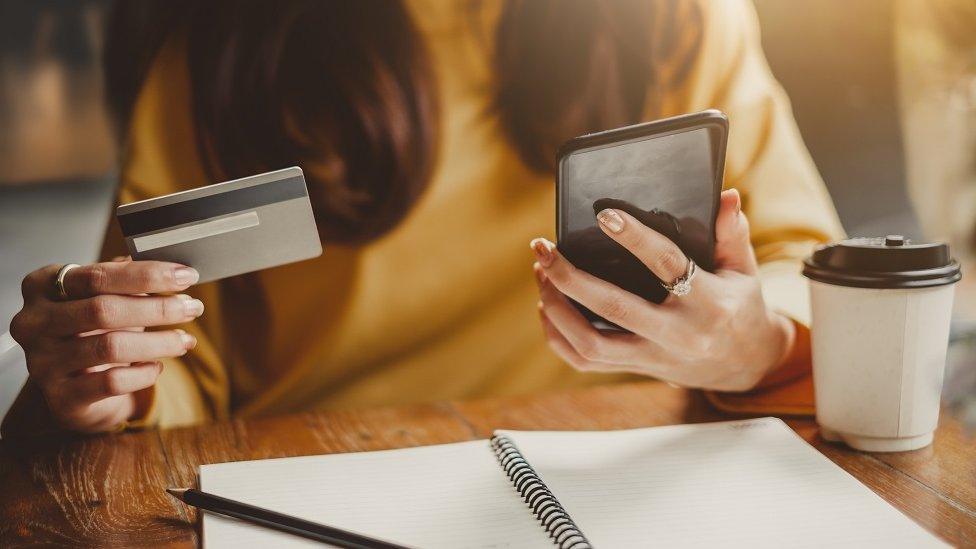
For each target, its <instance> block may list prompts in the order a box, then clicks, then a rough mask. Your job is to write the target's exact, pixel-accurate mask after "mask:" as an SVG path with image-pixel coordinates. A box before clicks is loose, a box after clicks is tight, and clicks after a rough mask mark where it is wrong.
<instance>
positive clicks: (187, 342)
mask: <svg viewBox="0 0 976 549" xmlns="http://www.w3.org/2000/svg"><path fill="white" fill-rule="evenodd" d="M176 331H177V332H179V334H180V339H181V340H183V348H185V349H187V350H190V349H192V348H194V347H196V346H197V338H195V337H193V336H192V335H190V334H188V333H186V332H185V331H183V330H179V329H177V330H176Z"/></svg>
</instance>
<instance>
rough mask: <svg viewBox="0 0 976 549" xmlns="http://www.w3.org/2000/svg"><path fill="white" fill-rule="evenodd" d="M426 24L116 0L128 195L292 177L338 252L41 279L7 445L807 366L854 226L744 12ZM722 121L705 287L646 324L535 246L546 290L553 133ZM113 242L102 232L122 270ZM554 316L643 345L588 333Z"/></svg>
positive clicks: (634, 241) (625, 228)
mask: <svg viewBox="0 0 976 549" xmlns="http://www.w3.org/2000/svg"><path fill="white" fill-rule="evenodd" d="M427 4H428V3H427V2H425V1H424V0H410V1H407V2H404V3H402V4H401V3H399V2H395V1H390V0H384V1H381V0H371V1H368V2H357V3H341V2H339V3H331V2H329V3H324V2H312V1H300V0H292V1H288V2H274V3H272V2H268V3H264V4H247V5H246V6H245V5H239V4H237V3H235V2H222V1H215V0H213V1H210V2H205V3H195V2H185V3H176V4H174V3H172V2H151V3H138V4H135V5H134V6H128V5H127V4H123V5H122V7H121V8H120V11H118V12H117V13H116V14H115V15H116V18H115V21H114V24H113V25H112V28H111V30H110V35H109V41H108V44H107V48H108V52H109V55H108V59H107V61H108V62H107V71H108V84H109V90H110V100H111V102H112V105H113V107H114V108H115V110H116V112H117V114H118V118H119V121H120V128H121V129H122V130H124V135H125V140H124V145H125V146H124V148H123V150H124V155H123V165H122V171H121V173H122V188H121V191H120V197H119V200H120V201H122V202H128V201H132V200H139V199H144V198H148V197H151V196H156V195H160V194H164V193H170V192H174V191H178V190H182V189H188V188H192V187H196V186H199V185H202V184H206V183H210V182H213V181H219V180H223V179H229V178H233V177H240V176H244V175H249V174H253V173H257V172H261V171H266V170H269V169H273V168H279V167H283V166H288V165H295V164H297V165H300V166H302V168H303V169H304V170H305V173H306V178H307V180H308V184H309V190H310V194H311V196H312V200H313V203H314V207H315V210H316V216H317V221H318V224H319V228H320V231H321V234H322V237H323V239H324V241H325V243H326V246H325V253H324V254H323V256H322V257H320V258H318V259H315V260H311V261H306V262H303V263H298V264H294V265H289V266H284V267H280V268H276V269H270V270H266V271H262V272H259V273H254V274H251V275H248V276H243V277H236V278H233V279H229V280H225V281H222V282H220V283H217V284H208V285H203V286H200V287H194V286H193V283H194V282H195V281H196V273H195V272H194V271H193V270H192V269H187V268H184V267H182V266H178V265H171V264H161V263H154V262H131V261H125V260H122V261H117V262H106V263H99V264H95V265H88V266H83V267H79V268H76V269H74V270H71V271H69V272H68V273H67V275H66V277H65V279H64V289H65V296H64V297H61V296H59V295H58V294H57V292H55V290H54V286H53V279H54V277H55V276H56V273H57V271H58V268H59V266H50V267H46V268H44V269H40V270H38V271H35V272H34V273H32V274H31V275H29V276H28V277H27V278H26V279H25V283H24V294H25V306H24V309H23V310H22V311H21V312H20V313H19V314H18V315H17V318H16V319H15V321H14V323H13V324H12V327H11V328H12V333H13V334H14V337H15V338H16V339H17V340H18V341H19V342H20V343H21V344H22V345H23V347H24V349H25V351H26V354H27V359H28V368H29V370H30V379H29V382H28V384H27V386H26V387H25V389H24V391H23V392H22V394H21V395H20V398H19V399H18V402H17V403H16V404H15V406H14V408H13V410H12V412H11V413H10V414H9V415H8V417H7V418H6V421H5V430H6V432H7V433H8V434H11V433H34V432H39V431H42V430H45V429H48V428H62V429H71V430H77V431H86V432H95V431H107V430H114V429H122V428H125V427H127V426H139V425H155V426H164V427H168V426H174V425H180V424H187V423H194V422H200V421H204V420H210V419H219V418H226V417H228V416H229V415H231V414H235V415H241V416H251V415H258V414H272V413H282V412H288V411H293V410H299V409H308V408H326V407H350V406H371V405H380V404H396V403H407V402H416V401H422V400H438V399H448V398H467V397H473V396H481V395H497V394H507V393H517V392H526V391H533V390H538V389H542V388H554V387H568V386H574V385H582V384H590V383H604V382H608V381H611V380H614V379H620V378H621V377H622V376H625V375H629V374H633V373H637V374H642V375H651V376H656V377H660V378H662V379H665V380H668V381H672V382H675V383H680V384H684V385H688V386H693V387H704V388H711V389H718V390H743V389H747V388H750V387H752V386H755V385H756V384H758V383H772V382H775V381H776V380H777V379H782V378H784V377H788V376H790V375H794V373H795V372H794V370H796V368H797V366H800V367H803V366H804V365H808V363H809V357H808V356H805V355H804V353H803V352H802V349H803V348H804V346H803V345H802V344H801V343H802V339H803V338H804V337H806V336H805V331H804V330H803V329H802V322H803V321H804V320H805V315H806V312H805V310H806V309H805V307H806V305H805V290H804V288H803V287H802V285H801V284H802V282H801V280H800V278H799V275H798V272H797V271H798V261H797V260H798V259H799V258H800V257H802V256H803V255H805V254H807V253H808V252H809V250H810V248H811V246H812V245H813V244H815V243H817V242H820V241H824V240H827V239H829V238H832V237H834V236H836V235H838V234H839V232H840V230H839V225H838V223H837V220H836V216H835V214H834V212H833V209H832V207H831V205H830V202H829V198H828V196H827V194H826V192H825V190H824V187H823V184H822V183H821V181H820V180H819V178H818V176H817V174H816V171H815V169H814V167H813V165H812V163H811V161H810V159H809V157H808V155H807V153H806V151H805V150H804V148H803V145H802V143H801V141H800V138H799V135H798V133H797V130H796V128H795V125H794V122H793V120H792V118H791V116H790V113H789V106H788V103H787V100H786V98H785V96H784V94H783V92H782V91H781V89H780V88H779V86H778V85H777V84H776V82H775V81H774V80H773V78H772V76H771V75H770V73H769V69H768V67H767V66H766V62H765V60H764V58H763V55H762V52H761V48H760V44H759V36H758V29H757V23H756V20H755V15H754V13H753V11H752V9H751V7H750V6H749V5H748V4H747V3H746V2H744V1H742V0H735V1H728V2H712V1H709V2H691V1H684V2H679V1H675V2H671V1H658V2H638V1H626V0H620V1H613V2H589V1H575V2H563V1H559V2H556V1H555V0H552V1H549V0H533V1H524V2H523V1H517V0H513V1H507V2H484V3H480V2H451V3H449V4H442V3H440V2H435V3H431V5H427ZM149 22H151V23H149ZM707 107H715V108H719V109H721V110H723V111H725V112H726V113H727V114H728V115H729V117H730V120H731V124H732V135H731V140H730V145H729V151H728V166H727V173H726V179H725V181H726V185H727V186H733V187H736V188H737V189H738V191H731V190H730V191H726V192H725V193H723V196H722V208H721V213H720V215H719V221H718V229H717V237H718V248H717V251H716V256H717V257H716V263H717V265H719V266H720V269H719V270H718V271H717V272H716V274H714V275H713V274H703V275H702V276H701V277H699V278H697V279H696V280H695V282H694V291H693V292H692V293H691V294H690V295H688V296H685V297H683V298H669V300H668V301H667V302H665V303H664V304H663V305H661V306H657V305H652V304H649V303H646V302H641V301H640V300H637V299H636V298H634V297H633V296H631V295H629V294H626V293H625V292H622V291H621V290H619V289H617V288H614V287H612V286H610V285H608V284H605V283H602V282H600V281H597V280H595V279H592V277H588V276H587V275H585V273H581V272H579V271H576V270H574V269H573V268H572V266H571V265H569V264H568V263H567V262H566V261H565V260H564V259H562V258H561V257H560V256H559V255H558V253H555V252H554V251H553V250H552V246H551V244H550V243H549V242H548V241H546V240H534V241H533V246H532V247H533V250H534V251H535V254H536V260H537V263H538V266H537V267H536V270H537V271H538V276H536V277H534V276H533V273H532V269H531V268H530V265H531V259H530V255H529V253H528V252H527V250H526V248H525V243H527V242H528V241H529V240H530V239H532V238H533V237H536V236H540V235H547V234H551V232H552V227H553V225H554V220H553V218H552V210H553V208H552V204H553V200H554V198H553V193H554V189H553V185H552V179H553V177H552V168H553V158H554V151H555V148H556V147H557V146H558V144H559V143H561V142H562V141H563V140H565V139H567V138H569V137H572V136H575V135H579V134H583V133H586V132H589V131H593V130H598V129H605V128H610V127H615V126H621V125H625V124H630V123H635V122H638V121H641V120H648V119H654V118H660V117H664V116H668V115H673V114H677V113H682V112H690V111H696V110H701V109H704V108H707ZM740 193H741V194H740ZM740 210H741V211H740ZM743 212H745V213H748V215H749V218H750V220H751V225H752V233H751V244H750V240H749V234H750V233H749V225H748V222H747V221H746V218H745V213H743ZM600 218H601V220H602V223H603V227H604V228H605V232H606V233H607V234H608V235H610V236H611V237H612V238H615V239H617V240H618V241H620V242H621V243H622V244H624V245H625V246H626V247H627V248H628V249H630V250H631V251H632V252H634V253H635V254H636V255H637V257H639V258H640V259H642V260H643V261H644V262H645V263H646V264H647V265H648V268H649V270H650V271H653V272H654V273H655V274H657V275H658V276H660V277H661V278H662V279H664V280H672V279H674V278H675V277H677V276H678V275H680V274H681V273H682V272H683V269H684V267H685V266H686V263H685V259H684V257H683V256H682V255H680V254H678V253H677V252H676V251H675V248H674V247H673V244H670V242H669V241H666V240H665V239H663V237H661V235H658V234H656V233H654V232H653V231H650V230H649V229H647V228H645V227H642V226H639V224H636V222H635V221H634V220H633V219H631V218H628V217H626V215H622V216H621V215H620V214H615V213H614V212H605V213H602V214H601V216H600ZM120 241H121V239H120V237H119V234H118V233H117V230H116V229H115V226H114V224H112V227H111V228H110V230H109V234H108V236H107V238H106V244H105V253H104V257H106V258H108V257H113V256H119V255H122V254H123V253H124V252H123V251H122V250H123V248H122V246H121V245H120ZM753 250H755V254H754V253H753ZM756 258H758V265H757V262H756ZM534 278H535V279H536V281H537V282H538V285H539V288H540V290H538V291H539V292H541V293H539V294H537V293H536V292H537V289H536V286H535V284H536V283H535V282H534V281H533V279H534ZM760 287H761V288H762V292H760ZM168 292H177V295H157V294H161V293H162V294H165V293H168ZM140 294H150V295H140ZM764 294H765V298H764ZM540 296H541V310H542V324H543V330H539V327H538V325H536V323H537V322H538V319H537V318H536V316H537V311H536V303H537V302H538V301H539V299H540ZM565 296H569V297H572V298H575V299H577V300H579V301H580V302H582V303H584V304H586V305H588V306H590V307H591V308H593V309H594V310H597V311H598V312H601V313H603V314H604V315H605V316H607V317H609V318H610V319H612V320H615V321H616V322H618V323H620V324H621V325H624V326H626V327H629V328H631V329H632V330H633V331H634V332H635V333H634V334H633V335H627V336H619V335H618V336H607V335H603V334H600V333H598V332H595V331H593V330H592V329H591V328H589V326H588V325H585V323H583V322H582V320H581V318H580V317H579V316H578V314H576V313H575V311H574V310H572V309H570V308H569V306H568V303H567V301H566V297H565ZM204 307H205V308H206V314H203V309H204ZM187 321H190V322H189V323H187V324H182V323H185V322H187ZM178 324H179V325H181V326H180V328H179V329H176V328H173V326H174V325H178ZM133 327H135V328H133ZM146 327H148V328H151V330H150V331H143V328H146ZM79 334H80V335H79ZM547 343H548V346H550V347H551V348H552V349H553V350H555V354H553V353H552V352H551V351H550V350H549V349H548V348H547ZM565 362H568V363H570V364H571V365H573V366H575V367H576V369H577V370H584V371H586V372H587V373H579V372H577V371H574V370H573V369H571V368H568V367H566V365H565ZM608 373H614V374H615V375H607V374H608Z"/></svg>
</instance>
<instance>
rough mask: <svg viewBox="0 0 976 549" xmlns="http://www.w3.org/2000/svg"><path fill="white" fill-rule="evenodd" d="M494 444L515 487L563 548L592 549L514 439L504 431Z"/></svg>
mask: <svg viewBox="0 0 976 549" xmlns="http://www.w3.org/2000/svg"><path fill="white" fill-rule="evenodd" d="M491 448H492V450H493V451H494V452H495V456H496V457H497V458H498V462H499V463H500V464H501V466H502V469H504V470H505V474H506V475H508V478H509V479H511V481H512V484H513V485H514V486H515V490H516V491H517V492H518V493H519V495H521V496H522V499H523V500H524V501H525V503H526V504H527V505H528V506H529V508H530V509H532V513H533V514H534V515H535V516H536V518H537V519H539V522H540V523H541V524H542V526H543V528H545V529H546V532H548V533H549V537H550V538H552V540H553V541H554V542H555V543H556V546H558V547H560V549H592V548H593V546H592V545H590V541H589V540H588V539H586V536H584V535H583V532H582V531H580V529H579V527H578V526H576V523H575V522H574V521H573V518H572V517H570V516H569V513H568V512H566V510H565V509H563V506H562V504H560V503H559V500H557V499H556V496H554V495H553V494H552V492H550V491H549V488H548V487H547V486H546V484H545V483H544V482H542V479H541V478H539V475H538V474H536V472H535V469H533V468H532V466H531V465H529V462H527V461H526V460H525V458H523V457H522V454H521V452H519V449H518V447H516V446H515V443H514V442H512V440H511V439H509V438H508V437H505V436H502V435H495V436H493V437H491Z"/></svg>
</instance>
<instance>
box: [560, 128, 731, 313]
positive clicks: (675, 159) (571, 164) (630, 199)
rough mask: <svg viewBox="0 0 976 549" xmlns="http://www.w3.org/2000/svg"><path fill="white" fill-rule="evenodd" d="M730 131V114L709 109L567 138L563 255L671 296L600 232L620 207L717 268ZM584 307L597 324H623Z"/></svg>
mask: <svg viewBox="0 0 976 549" xmlns="http://www.w3.org/2000/svg"><path fill="white" fill-rule="evenodd" d="M728 129H729V123H728V118H727V117H726V116H725V114H723V113H722V112H720V111H717V110H707V111H703V112H698V113H693V114H687V115H682V116H676V117H674V118H667V119H664V120H658V121H655V122H648V123H645V124H637V125H634V126H627V127H624V128H617V129H613V130H608V131H604V132H599V133H593V134H588V135H584V136H581V137H577V138H574V139H571V140H570V141H568V142H566V143H565V144H564V145H563V146H562V147H560V149H559V152H558V157H557V161H558V169H557V175H556V239H557V248H558V249H559V251H560V253H562V254H563V255H564V256H565V257H566V258H567V259H568V260H569V261H570V262H572V263H573V265H575V266H576V267H577V268H579V269H582V270H584V271H586V272H588V273H590V274H593V275H594V276H597V277H599V278H602V279H603V280H606V281H608V282H611V283H613V284H615V285H617V286H619V287H620V288H623V289H624V290H627V291H628V292H631V293H633V294H636V295H639V296H641V297H643V298H644V299H646V300H648V301H651V302H654V303H660V302H662V301H664V299H665V298H666V297H667V295H668V293H667V290H665V289H664V287H663V286H662V285H661V280H659V279H658V278H657V277H655V276H654V274H653V273H651V271H649V270H648V269H647V267H646V266H645V265H644V264H643V263H641V262H640V261H639V260H638V259H637V258H636V257H635V256H634V255H633V254H631V253H630V252H629V251H627V250H626V249H625V248H624V247H623V246H621V245H619V244H617V243H616V242H614V241H613V240H612V239H611V238H610V237H608V236H607V235H606V234H604V233H603V231H602V230H600V227H599V226H598V224H597V223H598V222H597V220H596V214H597V213H598V212H600V211H601V210H603V209H604V208H616V209H619V210H623V211H625V212H627V213H629V214H630V215H632V216H634V217H635V218H637V219H638V220H640V222H641V223H643V224H645V225H647V226H648V227H650V228H652V229H654V230H655V231H657V232H659V233H661V234H663V235H665V236H667V237H668V238H670V239H671V240H672V241H673V242H674V243H676V244H677V245H678V246H679V247H680V248H681V249H682V251H684V252H685V254H687V256H688V257H690V258H692V259H694V261H695V263H696V264H697V265H698V267H699V268H702V269H705V270H707V271H711V270H713V269H714V265H713V263H714V257H713V256H714V250H715V218H716V216H717V215H718V204H719V194H720V193H721V192H722V174H723V172H724V170H725V147H726V143H727V141H728ZM668 282H669V283H670V282H671V281H670V280H669V281H668ZM576 306H577V308H578V309H579V310H580V311H581V312H582V313H583V315H584V316H585V317H586V318H587V319H588V320H589V321H590V322H591V323H592V324H593V325H594V326H596V327H597V328H601V329H610V330H622V328H620V327H619V326H617V325H615V324H613V323H612V322H609V321H607V320H606V319H604V318H601V317H600V316H598V315H596V314H594V313H593V312H592V311H590V310H589V309H587V308H586V307H583V306H582V305H580V304H578V303H576Z"/></svg>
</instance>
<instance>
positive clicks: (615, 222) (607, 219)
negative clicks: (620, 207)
mask: <svg viewBox="0 0 976 549" xmlns="http://www.w3.org/2000/svg"><path fill="white" fill-rule="evenodd" d="M596 218H597V220H599V221H600V223H602V224H603V226H604V227H606V228H607V229H609V230H610V232H611V233H614V234H616V233H619V232H620V231H622V230H624V218H623V217H620V214H618V213H617V210H613V209H610V208H607V209H605V210H601V211H600V213H598V214H596Z"/></svg>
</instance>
